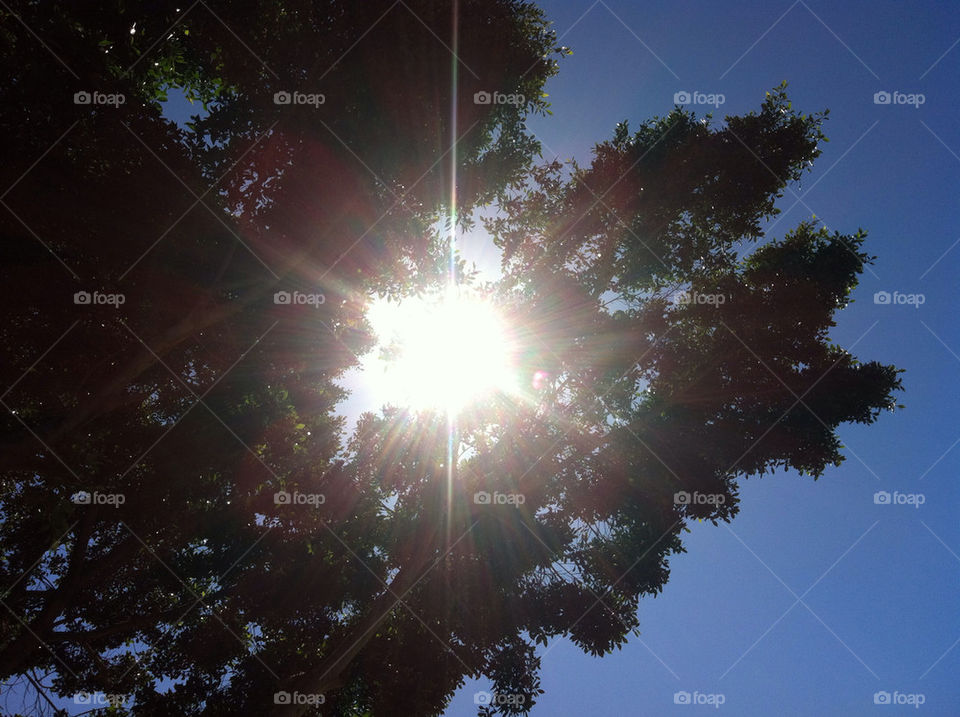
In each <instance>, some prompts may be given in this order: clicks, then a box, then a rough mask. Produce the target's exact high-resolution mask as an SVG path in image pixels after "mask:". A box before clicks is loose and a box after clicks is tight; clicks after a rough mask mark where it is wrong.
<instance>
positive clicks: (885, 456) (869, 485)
mask: <svg viewBox="0 0 960 717" xmlns="http://www.w3.org/2000/svg"><path fill="white" fill-rule="evenodd" d="M540 5H541V6H542V7H543V8H544V9H545V10H546V12H547V14H548V16H549V17H550V18H551V19H552V20H553V21H554V23H555V26H556V29H557V32H558V34H560V35H562V42H563V44H566V45H568V46H570V47H571V48H572V49H573V51H574V54H573V56H572V57H569V58H567V59H565V60H564V61H563V62H562V65H561V71H560V74H559V75H558V76H557V77H555V78H553V79H552V80H551V81H550V82H549V83H548V87H547V91H548V92H549V93H550V100H551V102H552V104H553V107H552V109H553V112H554V114H553V116H550V117H546V118H536V119H534V120H533V121H532V122H531V127H532V129H533V130H534V132H535V133H536V134H537V136H538V137H539V138H540V139H541V141H542V142H543V144H544V156H545V158H547V159H552V158H553V157H554V156H559V157H560V158H561V159H569V158H576V159H578V160H579V161H580V162H581V163H586V162H588V161H589V157H590V148H591V147H592V146H593V144H594V143H596V142H598V141H601V140H603V139H605V138H607V137H609V136H610V133H611V132H612V129H613V126H614V125H615V123H616V122H618V121H621V120H624V119H629V120H630V121H631V122H632V123H633V124H634V125H638V124H639V123H640V122H642V121H644V120H645V119H648V118H650V117H652V116H654V115H658V114H659V115H663V114H666V113H667V112H669V111H670V109H671V107H672V106H673V98H674V93H676V92H678V91H688V92H693V91H699V92H703V93H708V94H709V93H722V94H723V95H724V96H725V99H726V101H725V103H724V104H723V105H722V106H721V107H720V108H719V111H715V112H714V115H715V117H716V118H718V119H722V116H723V115H724V114H740V113H743V112H747V111H750V110H751V109H755V108H757V107H758V106H759V104H760V102H761V101H762V99H763V93H764V92H765V91H766V90H767V89H770V88H772V87H773V86H775V85H777V84H779V83H780V82H781V81H782V80H787V81H788V82H789V83H790V87H789V93H790V97H791V100H792V101H793V104H794V107H796V108H798V109H799V110H801V111H803V112H814V111H817V110H820V109H824V108H829V109H830V111H831V112H830V119H829V120H828V122H827V124H826V134H827V136H828V137H829V138H830V142H829V143H828V144H826V145H825V146H824V148H823V149H824V151H823V154H822V156H821V157H820V159H819V160H818V162H817V164H816V165H815V167H814V168H813V171H812V172H811V173H810V174H809V175H807V177H806V178H805V179H804V180H803V182H802V184H801V185H799V186H797V187H794V191H795V192H796V194H795V195H794V194H791V193H790V192H789V191H788V192H787V193H786V195H785V197H784V198H783V200H781V202H780V204H779V206H780V207H781V208H782V209H783V210H784V213H785V214H784V215H783V216H782V217H781V218H780V221H779V224H778V225H777V226H776V227H775V228H774V229H773V236H781V235H782V234H783V232H784V231H785V230H787V229H788V228H790V227H793V226H795V225H796V224H797V223H798V222H800V221H801V220H803V219H808V218H809V217H810V216H811V214H815V215H816V216H817V217H818V218H820V219H821V220H822V221H823V222H824V223H825V224H826V225H827V226H828V227H829V228H830V229H831V230H833V229H836V230H839V231H842V232H854V231H856V229H857V228H858V227H863V228H864V229H866V230H868V231H869V234H870V236H869V239H868V240H867V244H866V249H867V251H868V252H869V253H871V254H874V255H876V256H877V257H878V259H877V262H876V264H875V265H874V266H873V267H871V269H872V273H871V272H870V271H867V272H865V274H864V276H863V278H862V281H861V284H860V287H859V288H858V290H857V292H856V294H855V298H856V301H855V303H853V304H852V305H851V306H850V307H848V308H847V309H846V310H845V311H844V312H842V313H841V314H840V315H839V316H838V325H837V327H836V329H835V330H834V331H833V333H832V337H833V339H834V341H836V342H837V343H838V344H840V345H841V346H844V347H846V348H848V349H850V350H851V352H852V353H854V354H855V355H857V356H858V357H860V358H861V359H864V360H871V359H876V360H879V361H882V362H884V363H893V364H896V365H898V366H900V367H902V368H905V369H906V370H907V372H906V374H904V376H903V382H904V386H905V389H906V390H905V392H904V393H903V394H901V398H900V402H901V403H904V404H905V405H906V408H905V409H904V410H902V411H898V412H896V413H894V414H886V415H884V416H882V417H881V419H880V421H879V423H878V424H876V425H873V426H868V427H860V426H845V427H843V428H842V429H841V432H840V435H841V438H842V439H843V441H844V444H845V446H846V448H845V454H846V456H847V461H846V462H845V463H844V464H843V466H842V467H840V468H835V469H832V470H829V471H828V472H827V473H826V475H824V477H823V478H821V479H820V480H819V481H817V482H814V481H813V480H811V479H809V478H804V477H801V476H798V475H796V474H793V473H782V472H781V473H777V474H775V475H773V476H772V477H771V476H768V477H766V478H764V479H762V480H758V479H754V480H750V481H746V482H744V483H742V488H741V499H742V503H741V512H740V515H739V516H738V517H737V518H736V520H735V521H734V522H733V523H732V524H731V525H729V526H723V525H721V526H720V527H714V526H712V525H709V524H702V525H701V524H696V525H694V526H693V528H692V532H691V534H689V535H688V536H687V541H686V545H687V549H688V551H689V552H688V553H687V554H685V555H681V556H675V557H674V558H673V559H672V560H671V579H670V582H669V583H668V585H667V587H666V589H665V590H664V592H663V594H662V595H660V596H659V597H657V598H656V599H647V600H644V601H643V602H642V603H641V607H640V624H641V631H642V634H641V639H640V640H637V639H635V638H634V639H632V640H631V642H630V644H629V645H628V646H627V647H625V648H624V649H623V650H622V651H619V652H616V653H614V654H613V655H609V656H607V657H605V658H602V659H597V658H593V657H590V656H587V655H584V654H583V653H581V652H580V651H579V650H578V649H577V648H576V647H575V646H573V645H572V644H571V643H569V642H567V641H565V640H561V641H558V642H556V643H555V644H551V645H550V646H549V647H548V648H546V649H541V650H540V654H541V656H542V659H543V664H542V680H543V687H544V689H545V690H546V694H544V695H543V696H542V697H541V699H540V700H539V702H538V703H537V705H536V706H535V707H534V708H533V710H532V712H531V714H532V715H534V716H537V715H580V714H590V715H611V716H613V715H635V714H649V715H665V714H677V715H688V714H689V715H692V714H712V713H714V710H717V711H718V712H721V713H726V714H736V715H770V714H779V715H851V714H877V715H886V714H890V715H894V714H925V715H957V714H960V683H958V681H957V680H956V677H955V676H956V674H957V672H958V668H960V642H958V641H960V611H958V609H957V608H958V605H960V600H958V595H960V526H958V522H957V518H956V515H957V508H958V506H960V489H958V487H957V480H956V477H957V474H958V469H960V444H956V442H957V441H958V439H960V423H958V422H957V421H956V420H955V411H954V408H955V406H956V405H957V403H958V400H957V399H958V393H960V390H958V387H960V382H958V380H957V378H958V375H960V328H958V322H957V321H956V318H955V316H956V311H957V297H956V295H957V281H956V277H957V275H958V268H960V244H958V245H957V247H954V244H955V243H956V242H958V240H960V222H958V215H960V205H958V196H960V193H958V189H960V124H958V123H957V121H956V117H957V110H958V109H960V82H958V80H957V78H958V77H960V44H956V45H955V43H957V41H958V40H960V13H957V12H956V9H955V7H953V6H951V4H949V3H934V2H915V3H910V4H909V5H908V4H905V3H894V2H862V3H858V2H844V3H839V4H837V3H827V2H822V1H818V0H809V1H808V2H795V3H793V4H791V3H790V2H789V1H784V2H774V3H770V2H765V3H761V2H738V3H714V2H685V3H668V2H656V3H636V2H629V1H617V0H603V1H602V2H591V0H585V1H584V2H571V1H566V2H560V1H544V2H541V3H540ZM880 91H886V92H890V93H891V94H892V93H893V92H894V91H896V92H899V93H902V94H904V95H909V94H918V93H922V94H923V95H924V102H923V104H921V105H919V106H916V107H915V106H913V105H910V104H894V103H893V102H891V104H886V105H883V104H875V103H874V94H875V93H876V92H880ZM704 111H706V110H704ZM807 192H809V193H807ZM798 197H802V202H801V203H797V204H795V202H796V200H797V198H798ZM794 205H795V206H794ZM788 210H789V211H788ZM951 247H954V248H952V249H951ZM462 248H463V251H464V253H465V255H466V256H467V257H469V258H472V259H475V260H477V262H478V265H480V266H481V267H488V266H490V265H491V264H495V250H493V248H492V247H490V246H489V244H488V243H486V242H485V241H484V239H483V237H481V236H477V235H472V236H470V237H467V238H466V239H465V241H464V245H463V247H462ZM878 291H887V292H890V293H891V295H892V293H893V292H894V291H897V292H899V293H900V294H923V296H924V303H923V304H922V305H921V306H920V307H919V308H915V307H914V306H912V305H907V304H902V305H894V304H892V303H891V304H887V305H884V304H875V303H874V293H875V292H878ZM854 344H855V346H854V347H853V348H850V347H851V346H852V345H854ZM877 491H886V492H889V493H890V494H891V495H893V492H894V491H899V493H900V494H901V495H915V494H922V495H923V500H924V501H925V502H924V503H923V504H922V505H921V506H919V507H914V506H913V505H911V504H900V505H894V504H889V505H883V504H876V503H874V494H875V493H876V492H877ZM917 500H919V499H917ZM798 598H799V599H800V600H801V602H797V600H798ZM451 659H452V658H451ZM487 689H489V684H488V683H487V682H485V681H482V680H481V681H475V682H469V683H468V684H467V685H466V686H465V687H464V688H463V689H461V690H460V691H459V692H458V694H457V696H456V697H455V698H454V700H453V702H452V703H451V705H450V707H449V709H448V710H447V712H446V715H449V716H450V717H461V716H464V717H465V716H467V715H475V714H476V707H475V705H474V693H476V692H477V691H478V690H487ZM678 692H688V693H690V695H691V702H693V701H696V700H703V701H712V702H718V701H720V699H719V698H716V697H714V698H711V697H710V696H711V695H723V704H722V705H721V706H720V707H714V706H711V705H710V704H702V705H699V706H698V705H695V704H691V705H684V704H675V702H674V699H675V694H676V693H678ZM881 692H886V693H889V694H890V699H891V702H893V701H895V700H896V701H902V702H904V704H900V705H899V706H898V705H896V704H893V705H891V704H886V705H883V704H880V705H876V704H875V703H874V695H875V694H876V693H881ZM694 693H699V695H695V694H694ZM895 693H896V694H895ZM913 695H922V698H920V697H912V696H913ZM883 698H884V696H883V695H881V696H880V699H881V700H882V699H883ZM681 699H682V696H681ZM921 699H922V701H923V704H922V705H919V706H918V707H915V706H913V705H912V704H911V703H915V702H920V701H921Z"/></svg>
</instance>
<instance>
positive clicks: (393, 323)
mask: <svg viewBox="0 0 960 717" xmlns="http://www.w3.org/2000/svg"><path fill="white" fill-rule="evenodd" d="M367 316H368V319H369V321H370V323H371V325H372V326H373V329H374V331H375V333H376V335H377V340H378V347H377V350H375V352H374V353H375V354H377V356H376V358H375V359H374V365H373V366H369V367H368V370H367V373H368V375H369V376H370V379H371V381H372V382H373V383H374V384H375V385H374V386H373V387H372V388H374V390H375V391H376V394H377V396H378V398H380V399H381V400H382V402H383V403H389V404H393V405H396V406H407V407H410V408H413V409H415V410H427V409H441V410H446V411H447V412H448V413H451V414H453V413H457V412H458V411H460V410H462V409H463V408H465V407H466V406H467V404H469V403H470V402H471V401H474V400H479V399H481V398H483V397H485V396H489V395H492V394H494V393H497V392H510V391H512V390H513V388H514V381H515V375H514V373H515V372H514V368H513V366H512V362H511V347H510V341H509V336H508V332H507V331H506V330H505V327H504V325H503V321H502V319H501V317H500V316H499V315H498V313H497V310H496V308H495V307H494V306H493V305H491V304H490V303H489V302H487V301H484V300H483V299H480V298H476V297H470V296H466V295H464V294H460V295H457V294H456V293H454V292H451V293H449V294H448V295H447V296H445V297H443V298H441V299H437V300H433V301H431V300H428V299H414V298H411V299H407V300H404V301H402V302H400V303H395V302H389V301H386V300H376V301H374V302H373V304H372V305H371V307H370V309H369V312H368V315H367ZM381 353H383V354H385V355H384V356H379V355H378V354H381Z"/></svg>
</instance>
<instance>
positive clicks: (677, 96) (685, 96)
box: [673, 90, 693, 105]
mask: <svg viewBox="0 0 960 717" xmlns="http://www.w3.org/2000/svg"><path fill="white" fill-rule="evenodd" d="M692 99H693V98H692V97H690V93H689V92H686V91H685V90H681V91H680V92H674V93H673V104H675V105H688V104H690V101H691V100H692Z"/></svg>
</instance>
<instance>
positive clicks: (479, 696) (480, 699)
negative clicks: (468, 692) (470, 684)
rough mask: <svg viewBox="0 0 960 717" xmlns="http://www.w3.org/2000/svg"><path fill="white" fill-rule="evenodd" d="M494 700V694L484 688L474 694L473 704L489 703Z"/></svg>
mask: <svg viewBox="0 0 960 717" xmlns="http://www.w3.org/2000/svg"><path fill="white" fill-rule="evenodd" d="M492 701H493V695H491V694H490V693H489V692H485V691H484V690H480V692H477V693H475V694H474V695H473V704H475V705H488V704H490V702H492Z"/></svg>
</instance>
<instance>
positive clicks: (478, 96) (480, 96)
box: [473, 90, 493, 105]
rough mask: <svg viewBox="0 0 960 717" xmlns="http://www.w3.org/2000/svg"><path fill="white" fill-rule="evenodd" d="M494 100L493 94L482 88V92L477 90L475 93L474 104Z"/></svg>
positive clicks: (483, 103)
mask: <svg viewBox="0 0 960 717" xmlns="http://www.w3.org/2000/svg"><path fill="white" fill-rule="evenodd" d="M492 101H493V96H492V95H491V94H490V93H489V92H487V91H486V90H480V92H475V93H474V95H473V104H475V105H488V104H490V103H491V102H492Z"/></svg>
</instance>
